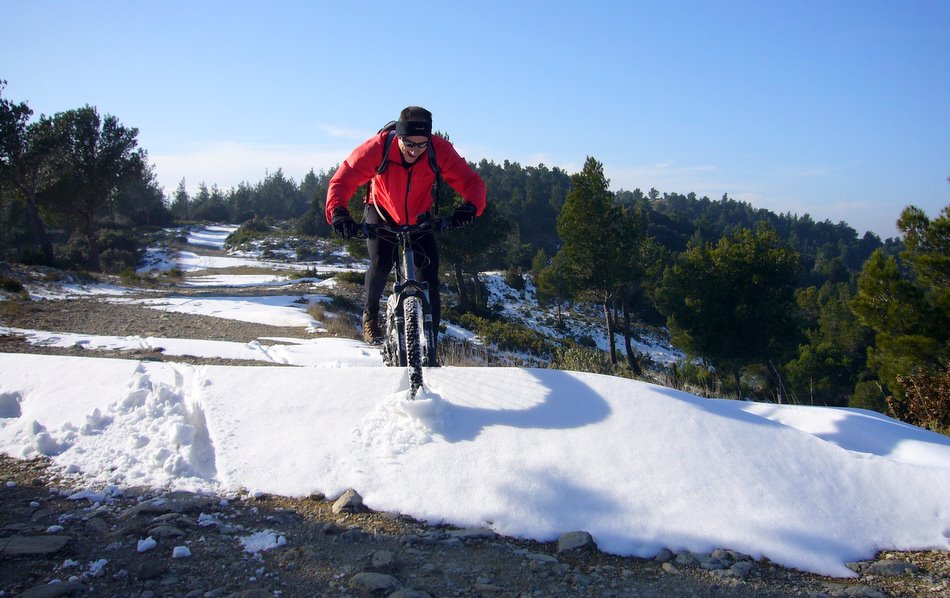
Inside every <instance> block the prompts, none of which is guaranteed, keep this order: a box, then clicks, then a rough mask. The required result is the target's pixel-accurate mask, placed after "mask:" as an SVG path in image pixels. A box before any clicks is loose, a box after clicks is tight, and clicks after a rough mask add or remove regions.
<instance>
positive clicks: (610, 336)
mask: <svg viewBox="0 0 950 598" xmlns="http://www.w3.org/2000/svg"><path fill="white" fill-rule="evenodd" d="M604 324H605V326H606V329H607V343H608V344H609V346H610V363H612V364H614V365H616V364H617V343H616V342H614V327H613V323H612V321H611V318H610V298H609V297H605V298H604Z"/></svg>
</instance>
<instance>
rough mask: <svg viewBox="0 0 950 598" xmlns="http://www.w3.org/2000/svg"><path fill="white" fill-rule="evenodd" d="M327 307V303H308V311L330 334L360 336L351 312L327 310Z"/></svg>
mask: <svg viewBox="0 0 950 598" xmlns="http://www.w3.org/2000/svg"><path fill="white" fill-rule="evenodd" d="M327 307H328V305H327V304H325V303H313V304H311V305H310V309H309V310H308V313H309V314H310V315H311V316H312V317H313V319H314V320H317V321H318V322H320V323H321V324H322V325H323V327H324V328H326V329H327V333H328V334H329V335H330V336H336V337H342V338H361V337H362V335H361V333H360V330H359V329H358V328H357V327H356V324H355V321H354V318H353V316H352V315H351V314H348V313H346V312H342V313H341V312H336V311H328V310H327Z"/></svg>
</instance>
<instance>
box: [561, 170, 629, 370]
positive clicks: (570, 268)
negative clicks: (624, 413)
mask: <svg viewBox="0 0 950 598" xmlns="http://www.w3.org/2000/svg"><path fill="white" fill-rule="evenodd" d="M557 230H558V233H559V234H560V236H561V240H562V242H563V246H562V249H561V251H563V252H564V265H565V270H564V272H565V274H566V276H567V279H568V281H569V284H570V286H571V288H572V289H573V290H574V292H575V293H576V294H577V295H578V296H580V297H582V298H583V299H585V300H589V301H592V302H596V303H597V304H599V305H601V306H602V308H603V311H604V327H605V331H606V333H607V338H608V342H609V345H610V361H611V363H614V364H615V363H617V352H616V345H615V342H614V327H613V324H612V319H611V313H610V311H611V310H610V305H611V301H612V300H613V298H614V296H615V294H616V293H617V292H618V291H619V289H620V287H621V286H622V280H623V270H622V269H623V262H624V258H625V255H624V245H625V244H624V243H623V242H620V241H621V240H622V239H623V238H624V236H623V217H622V214H621V211H620V208H619V207H618V206H617V205H616V204H615V203H614V196H613V194H612V193H611V192H610V189H609V181H608V180H607V178H606V177H605V176H604V167H603V164H601V163H600V162H598V161H597V160H595V159H594V158H591V157H588V158H587V161H586V162H585V164H584V168H583V170H581V172H580V173H578V174H575V175H574V176H573V177H571V190H570V191H569V192H568V194H567V199H566V201H565V202H564V208H563V209H562V210H561V216H560V217H559V218H558V221H557Z"/></svg>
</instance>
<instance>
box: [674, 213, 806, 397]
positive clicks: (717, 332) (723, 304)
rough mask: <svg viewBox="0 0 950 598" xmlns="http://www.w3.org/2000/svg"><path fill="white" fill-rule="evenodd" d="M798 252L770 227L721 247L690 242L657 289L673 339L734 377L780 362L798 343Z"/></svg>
mask: <svg viewBox="0 0 950 598" xmlns="http://www.w3.org/2000/svg"><path fill="white" fill-rule="evenodd" d="M798 274H799V263H798V254H797V253H796V252H795V251H794V250H792V249H791V248H789V247H787V246H783V245H782V244H780V243H779V240H778V235H777V234H776V233H775V231H774V230H773V229H770V228H768V227H767V226H764V225H762V226H760V227H759V228H758V229H757V231H755V232H753V231H751V230H749V229H741V230H739V231H737V232H736V233H734V234H733V235H732V236H730V237H724V238H722V239H720V240H719V242H718V243H717V244H716V245H712V244H711V243H704V242H701V241H697V240H693V241H691V242H690V245H689V248H688V249H687V251H686V252H685V253H683V254H681V255H680V256H679V257H678V258H677V259H676V261H675V262H674V264H673V265H672V266H671V267H670V268H668V269H667V271H666V272H665V274H664V276H663V283H662V285H661V287H660V288H659V289H658V290H657V301H658V303H659V307H660V311H661V312H663V313H664V314H665V315H666V316H667V324H668V326H669V328H670V334H671V335H672V337H673V340H674V343H676V344H677V345H678V346H680V347H681V348H683V349H684V350H685V351H686V352H687V353H688V354H689V355H692V356H694V357H702V358H704V359H708V360H709V361H710V362H711V363H712V364H713V365H714V366H715V367H716V368H717V369H719V370H722V371H724V372H730V373H731V374H732V376H733V382H734V384H735V390H736V395H737V397H741V393H742V390H741V386H740V370H741V368H742V367H743V366H745V365H749V364H753V363H758V364H765V365H769V367H770V369H771V370H772V371H773V372H776V366H775V365H774V364H775V363H776V362H775V360H776V359H777V358H779V357H782V356H783V353H785V351H786V350H787V349H788V346H789V344H790V343H791V342H793V341H795V340H796V337H795V330H796V326H795V321H794V317H793V314H794V313H795V304H794V290H795V284H796V282H797V279H798Z"/></svg>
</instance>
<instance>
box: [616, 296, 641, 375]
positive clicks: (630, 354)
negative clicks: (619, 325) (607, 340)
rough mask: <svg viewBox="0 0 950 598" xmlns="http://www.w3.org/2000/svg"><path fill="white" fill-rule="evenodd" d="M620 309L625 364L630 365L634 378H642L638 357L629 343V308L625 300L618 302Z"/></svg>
mask: <svg viewBox="0 0 950 598" xmlns="http://www.w3.org/2000/svg"><path fill="white" fill-rule="evenodd" d="M620 308H621V310H622V311H623V348H624V349H625V350H626V351H627V363H628V364H630V371H632V372H633V375H634V376H642V375H643V368H642V367H641V366H640V356H639V355H638V354H637V353H635V352H634V350H633V343H631V342H630V337H631V336H632V335H631V334H630V306H629V305H627V300H626V299H621V300H620Z"/></svg>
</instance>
